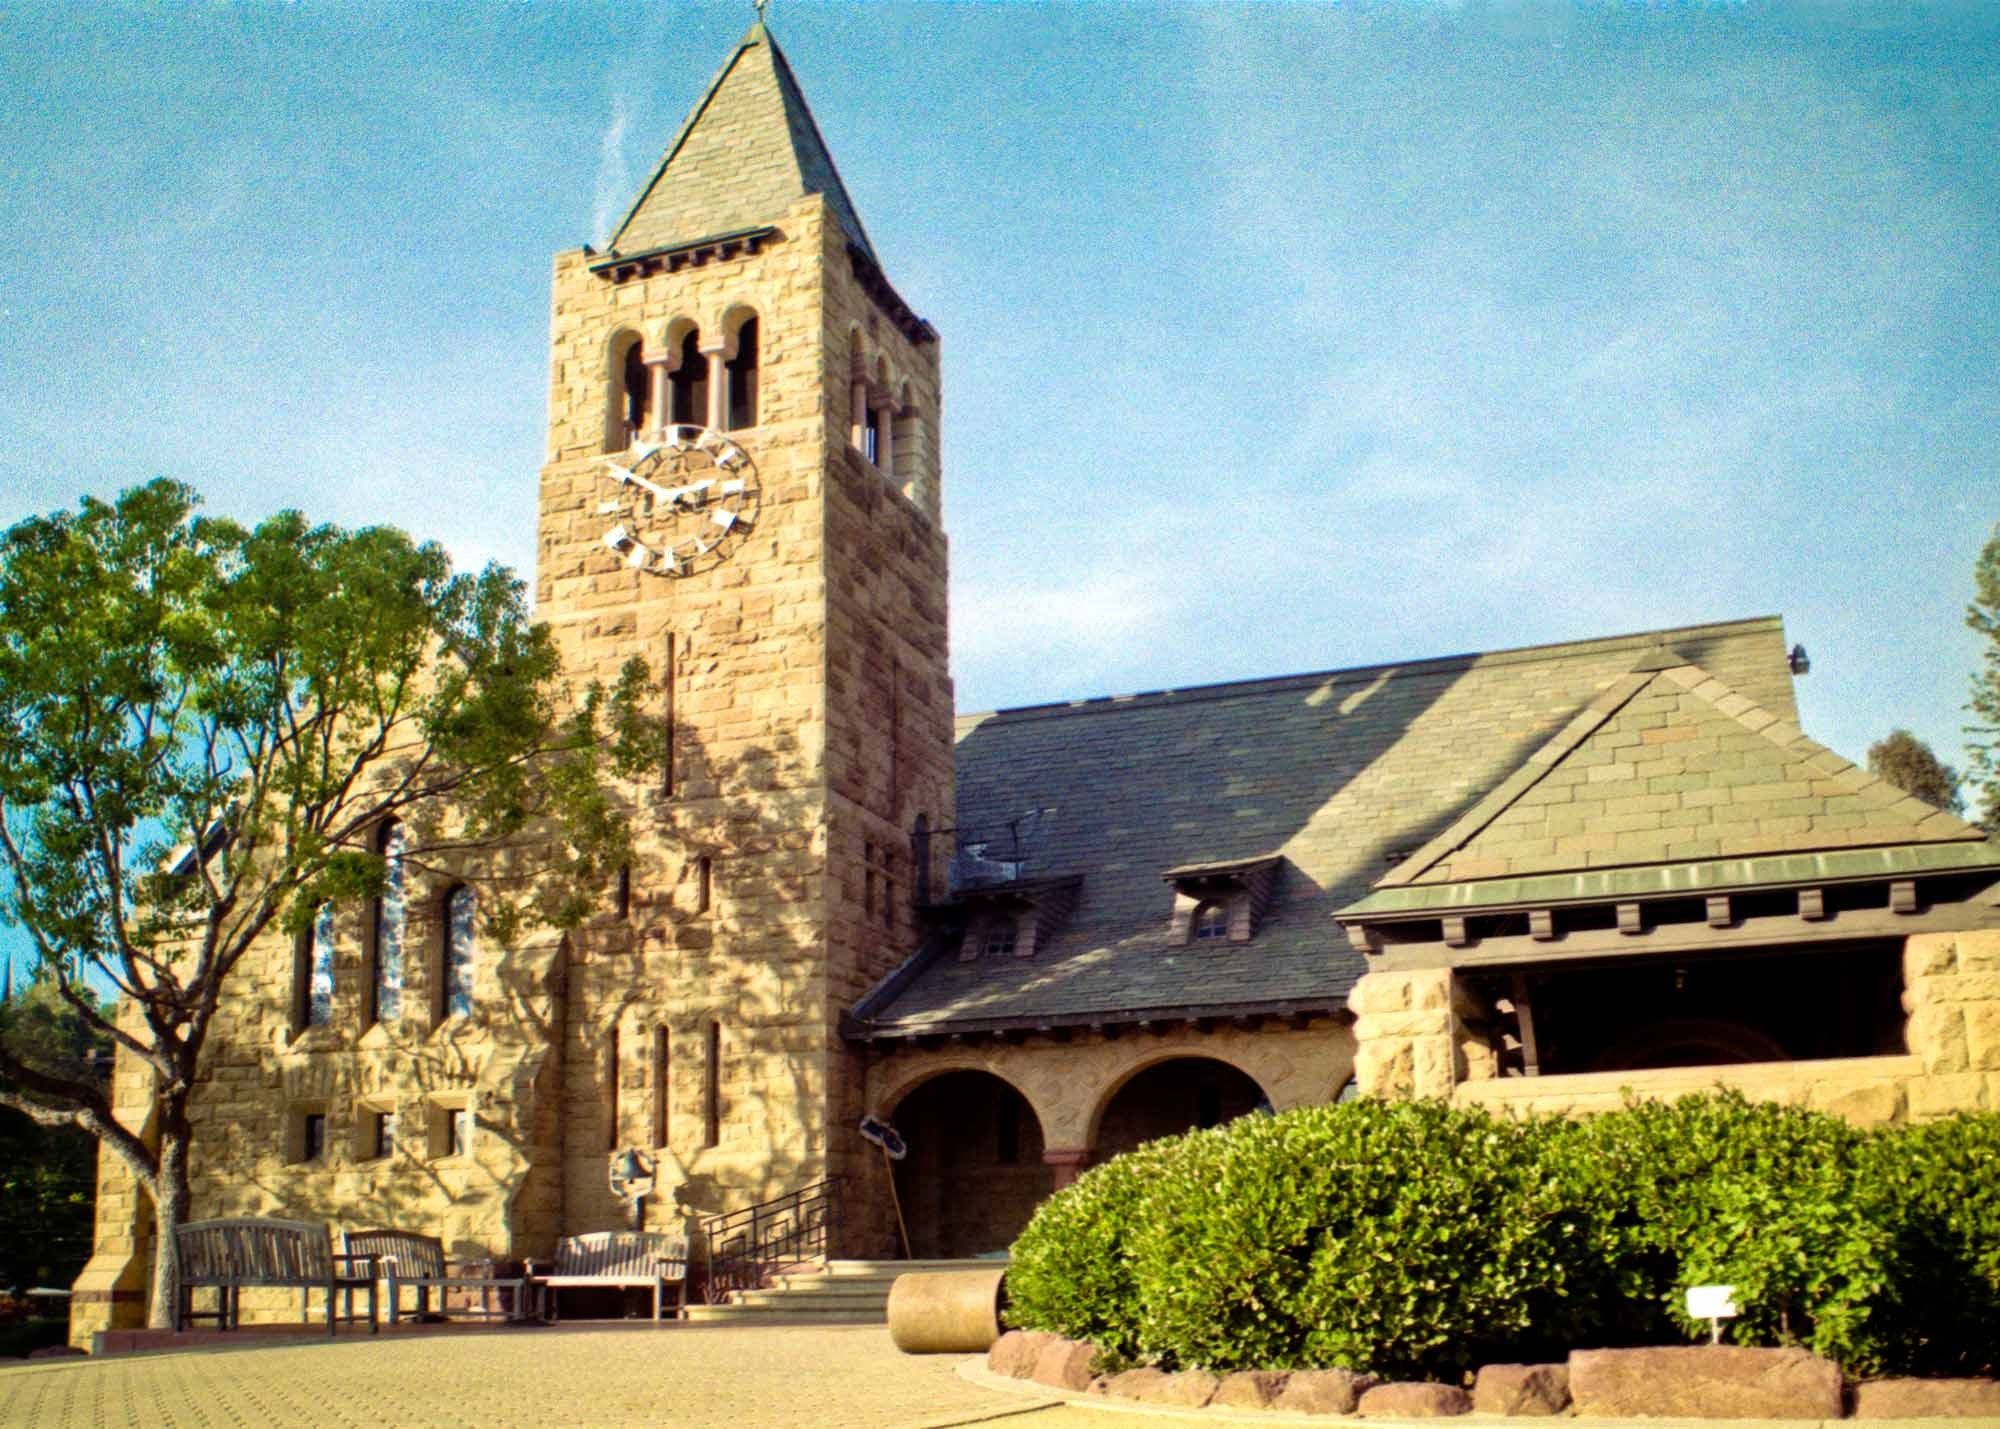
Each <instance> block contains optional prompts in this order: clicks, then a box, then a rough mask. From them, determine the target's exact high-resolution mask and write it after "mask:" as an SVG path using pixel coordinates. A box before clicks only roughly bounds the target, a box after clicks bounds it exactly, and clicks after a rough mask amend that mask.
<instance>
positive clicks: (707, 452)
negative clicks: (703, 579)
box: [597, 426, 762, 576]
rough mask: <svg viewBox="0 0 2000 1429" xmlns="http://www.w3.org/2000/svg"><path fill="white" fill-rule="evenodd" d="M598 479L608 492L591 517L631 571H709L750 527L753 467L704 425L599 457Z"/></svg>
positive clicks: (755, 498)
mask: <svg viewBox="0 0 2000 1429" xmlns="http://www.w3.org/2000/svg"><path fill="white" fill-rule="evenodd" d="M604 478H605V480H606V481H607V482H608V483H609V484H610V485H611V487H612V488H613V490H612V491H611V493H610V494H609V496H608V499H606V500H605V501H603V502H602V503H600V504H599V506H598V508H597V514H598V515H599V516H601V517H604V518H606V519H607V520H611V521H613V522H614V523H615V524H613V525H612V526H611V528H610V529H609V530H607V531H606V532H605V533H604V544H605V545H607V546H609V547H610V548H611V549H612V550H614V551H616V552H617V553H618V554H619V555H621V556H623V557H624V558H625V564H626V565H628V566H631V567H633V568H634V569H635V570H641V571H646V572H648V573H649V574H652V575H656V576H691V575H698V574H700V573H701V572H702V571H707V570H713V569H714V568H715V567H717V566H719V565H721V564H722V563H723V562H724V561H726V560H728V559H729V557H730V556H731V555H732V554H734V552H735V550H736V548H737V547H738V546H740V545H741V544H742V543H743V540H744V538H745V537H747V536H748V535H749V534H750V532H751V531H752V530H753V529H754V528H755V527H756V525H757V511H758V506H759V504H760V502H761V501H762V493H761V492H760V491H759V489H758V486H757V468H756V466H755V464H754V463H752V462H751V460H750V456H749V454H748V453H747V452H745V451H744V450H743V448H742V447H740V446H738V445H737V444H736V443H735V442H733V441H731V440H730V439H729V438H728V437H726V436H724V435H723V434H722V433H721V432H718V431H713V430H711V429H710V428H708V427H686V426H681V427H668V428H667V429H666V431H665V432H663V433H661V435H660V440H659V441H658V442H640V443H639V444H638V445H636V446H634V447H633V448H632V450H631V451H629V452H626V453H624V454H623V455H622V456H616V457H606V458H605V459H604Z"/></svg>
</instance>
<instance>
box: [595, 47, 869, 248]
mask: <svg viewBox="0 0 2000 1429" xmlns="http://www.w3.org/2000/svg"><path fill="white" fill-rule="evenodd" d="M809 193H817V194H824V195H825V196H826V201H827V205H828V207H829V208H831V209H832V210H833V214H834V217H835V218H836V219H837V220H838V222H839V223H840V226H841V229H842V231H844V232H845V233H846V235H847V237H848V239H849V241H851V242H852V243H853V244H854V245H855V246H856V247H858V248H860V249H861V251H862V252H864V253H865V254H867V255H868V258H869V260H870V261H871V262H873V261H876V260H875V250H874V249H873V247H871V246H870V244H869V242H868V233H867V230H865V229H864V228H862V226H861V218H860V216H859V215H858V214H857V213H855V211H854V203H853V201H852V200H851V199H849V198H848V196H847V190H846V188H845V187H843V186H842V184H841V182H840V172H839V171H838V170H837V169H835V168H834V166H833V156H832V155H831V154H829V153H828V152H827V148H826V141H825V140H824V139H822V138H821V137H820V132H819V125H818V124H816V123H814V122H813V116H812V110H811V109H809V108H808V107H807V105H806V98H805V95H804V94H803V93H802V92H801V91H800V89H799V82H798V80H797V79H796V78H794V77H793V75H792V67H791V66H790V65H789V64H787V63H786V62H785V56H784V53H783V52H782V51H781V50H779V48H778V45H777V41H775V40H773V39H772V38H771V33H770V31H769V30H767V29H765V28H764V25H763V23H762V22H761V21H759V22H758V23H757V24H754V25H752V26H751V27H750V30H749V32H748V33H747V34H745V35H744V37H743V40H742V42H741V43H740V44H739V45H737V47H736V49H735V51H734V52H733V53H732V54H731V55H730V56H729V58H728V59H727V60H725V61H724V62H723V65H722V69H721V70H720V71H719V72H718V73H717V74H716V76H715V79H714V81H713V82H712V83H710V85H709V86H708V90H707V92H706V93H705V94H703V95H702V97H701V102H700V103H698V104H696V105H695V107H694V109H693V111H692V112H691V113H689V115H688V117H687V120H686V122H685V123H683V124H682V125H681V128H680V132H679V133H678V134H676V135H675V136H674V141H673V143H671V144H669V145H668V146H667V152H666V156H665V157H664V158H662V159H661V160H660V164H659V167H658V168H656V169H655V170H654V171H653V176H652V178H651V179H650V180H648V181H647V184H646V187H645V188H644V189H643V190H642V191H641V192H640V194H639V199H638V202H636V203H634V204H633V205H632V211H631V212H630V213H628V214H626V215H625V221H624V222H623V223H621V224H619V226H618V231H617V232H616V233H614V234H613V235H612V238H611V248H612V251H613V252H615V253H644V252H650V251H652V250H655V249H659V248H671V247H675V246H678V245H680V244H684V243H693V242H696V241H698V240H700V239H704V238H714V237H719V236H721V235H723V234H729V233H737V232H741V231H743V230H745V229H750V228H757V227H761V226H762V225H765V224H768V223H770V222H771V221H772V220H773V219H775V218H776V217H777V216H778V215H779V214H780V213H782V212H783V211H784V210H785V209H786V208H787V207H788V206H789V205H791V204H792V203H794V202H796V201H797V200H798V199H800V198H801V197H803V196H804V195H806V194H809Z"/></svg>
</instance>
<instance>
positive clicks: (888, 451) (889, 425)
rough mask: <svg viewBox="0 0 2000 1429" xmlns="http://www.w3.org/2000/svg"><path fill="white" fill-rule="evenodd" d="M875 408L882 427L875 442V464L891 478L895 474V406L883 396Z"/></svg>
mask: <svg viewBox="0 0 2000 1429" xmlns="http://www.w3.org/2000/svg"><path fill="white" fill-rule="evenodd" d="M875 410H876V412H877V413H878V414H880V415H879V421H880V423H881V428H882V439H881V440H880V441H879V442H877V443H876V444H875V465H876V466H877V467H879V468H880V469H881V471H882V474H883V475H884V476H887V477H890V478H892V479H893V478H894V477H895V475H896V407H895V404H894V403H893V402H890V401H889V400H888V399H887V398H884V399H883V400H882V401H881V402H880V403H878V404H876V407H875Z"/></svg>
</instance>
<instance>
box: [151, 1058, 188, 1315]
mask: <svg viewBox="0 0 2000 1429" xmlns="http://www.w3.org/2000/svg"><path fill="white" fill-rule="evenodd" d="M192 1130H193V1129H192V1128H191V1127H190V1126H189V1124H188V1115H187V1100H186V1098H185V1097H184V1096H183V1097H179V1098H175V1099H174V1100H172V1101H170V1102H169V1103H168V1104H167V1105H166V1106H165V1107H163V1108H161V1113H160V1171H159V1176H158V1177H157V1179H156V1180H155V1181H154V1183H153V1297H152V1308H151V1309H150V1310H149V1311H148V1312H147V1315H146V1323H147V1324H148V1325H149V1326H151V1327H152V1328H153V1329H155V1330H171V1329H173V1328H174V1312H175V1305H174V1298H175V1294H176V1291H177V1284H176V1282H177V1280H178V1278H179V1276H178V1271H179V1262H178V1257H177V1256H176V1255H175V1249H174V1230H175V1228H176V1227H178V1226H179V1225H180V1224H181V1222H182V1221H184V1220H186V1219H187V1213H188V1202H189V1200H190V1199H191V1197H190V1192H189V1190H188V1143H189V1141H190V1139H191V1133H192Z"/></svg>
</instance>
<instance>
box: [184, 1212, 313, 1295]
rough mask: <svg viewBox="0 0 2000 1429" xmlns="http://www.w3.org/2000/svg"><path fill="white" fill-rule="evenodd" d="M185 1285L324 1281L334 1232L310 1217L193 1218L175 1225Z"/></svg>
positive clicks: (307, 1283) (304, 1283)
mask: <svg viewBox="0 0 2000 1429" xmlns="http://www.w3.org/2000/svg"><path fill="white" fill-rule="evenodd" d="M174 1249H175V1251H176V1252H177V1253H178V1256H179V1260H180V1279H181V1283H182V1284H183V1285H324V1284H326V1282H327V1281H328V1280H329V1279H331V1278H332V1275H333V1236H332V1234H331V1233H330V1232H329V1231H328V1230H327V1228H326V1227H325V1226H324V1225H316V1224H314V1223H313V1222H311V1221H276V1220H261V1219H255V1218H243V1219H230V1220H213V1221H189V1222H187V1223H186V1224H184V1225H180V1226H176V1227H175V1228H174Z"/></svg>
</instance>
